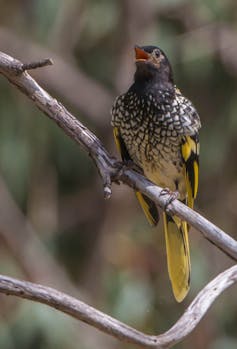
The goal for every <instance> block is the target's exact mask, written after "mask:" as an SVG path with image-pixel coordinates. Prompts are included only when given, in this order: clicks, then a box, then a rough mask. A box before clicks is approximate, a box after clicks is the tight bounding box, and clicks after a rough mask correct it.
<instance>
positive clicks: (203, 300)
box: [0, 265, 237, 349]
mask: <svg viewBox="0 0 237 349" xmlns="http://www.w3.org/2000/svg"><path fill="white" fill-rule="evenodd" d="M236 282H237V265H235V266H233V267H231V268H230V269H227V270H226V271H224V272H223V273H221V274H219V275H218V276H217V277H216V278H215V279H214V280H212V281H211V282H210V283H209V284H208V285H207V286H206V287H205V288H203V289H202V291H201V292H200V293H199V294H198V295H197V297H196V298H195V299H194V300H193V302H192V303H191V304H190V306H189V307H188V308H187V310H186V311H185V313H184V314H183V315H182V316H181V317H180V319H179V320H178V321H177V322H176V323H175V325H174V326H173V327H171V328H170V329H169V330H168V331H167V332H165V333H163V334H161V335H159V336H153V335H146V334H144V333H142V332H139V331H137V330H135V329H134V328H132V327H129V326H127V325H125V324H124V323H122V322H120V321H118V320H116V319H114V318H112V317H111V316H109V315H107V314H105V313H103V312H101V311H99V310H97V309H95V308H93V307H91V306H89V305H88V304H86V303H83V302H81V301H79V300H78V299H75V298H73V297H70V296H69V295H67V294H65V293H62V292H59V291H57V290H55V289H53V288H49V287H45V286H42V285H39V284H34V283H31V282H26V281H20V280H18V279H14V278H10V277H7V276H4V275H0V293H4V294H6V295H14V296H17V297H20V298H25V299H29V300H32V301H35V302H40V303H43V304H46V305H48V306H50V307H52V308H55V309H57V310H59V311H61V312H63V313H66V314H68V315H70V316H72V317H74V318H76V319H78V320H81V321H83V322H85V323H87V324H89V325H91V326H93V327H95V328H97V329H99V330H101V331H103V332H105V333H107V334H109V335H112V336H113V337H115V338H117V339H119V340H121V341H125V342H130V343H133V344H137V345H139V346H141V347H143V348H156V349H164V348H171V347H172V346H173V345H174V344H176V343H178V342H180V341H181V340H183V339H184V338H185V337H187V336H188V335H189V334H190V333H191V332H192V331H193V329H194V328H195V327H196V326H197V324H198V323H199V322H200V320H201V319H202V318H203V316H204V315H205V314H206V312H207V310H208V309H209V308H210V306H211V305H212V303H213V302H214V301H215V299H216V298H217V297H218V296H219V295H220V294H221V293H222V292H224V291H225V290H226V289H227V288H229V287H230V286H232V285H233V284H234V283H236Z"/></svg>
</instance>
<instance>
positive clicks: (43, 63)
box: [21, 58, 53, 71]
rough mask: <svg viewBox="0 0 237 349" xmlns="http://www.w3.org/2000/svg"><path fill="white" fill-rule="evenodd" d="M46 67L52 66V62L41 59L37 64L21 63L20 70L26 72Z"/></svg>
mask: <svg viewBox="0 0 237 349" xmlns="http://www.w3.org/2000/svg"><path fill="white" fill-rule="evenodd" d="M48 65H53V60H52V59H51V58H46V59H42V60H41V61H38V62H31V63H23V64H22V67H21V69H22V71H26V70H31V69H37V68H43V67H46V66H48Z"/></svg>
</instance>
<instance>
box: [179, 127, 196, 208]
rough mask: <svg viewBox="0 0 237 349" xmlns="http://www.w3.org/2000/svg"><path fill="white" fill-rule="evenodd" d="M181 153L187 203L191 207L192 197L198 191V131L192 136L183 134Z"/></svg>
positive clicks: (194, 196) (193, 197)
mask: <svg viewBox="0 0 237 349" xmlns="http://www.w3.org/2000/svg"><path fill="white" fill-rule="evenodd" d="M181 154H182V158H183V161H184V166H185V181H186V190H187V196H188V197H187V204H188V206H189V207H191V208H193V204H194V199H195V198H196V196H197V191H198V173H199V137H198V133H195V134H194V135H192V136H183V137H182V145H181Z"/></svg>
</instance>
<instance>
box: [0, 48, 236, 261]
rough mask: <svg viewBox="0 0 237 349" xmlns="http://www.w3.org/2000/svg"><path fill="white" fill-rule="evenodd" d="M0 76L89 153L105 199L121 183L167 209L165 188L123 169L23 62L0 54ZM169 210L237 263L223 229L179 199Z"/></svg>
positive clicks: (232, 241)
mask: <svg viewBox="0 0 237 349" xmlns="http://www.w3.org/2000/svg"><path fill="white" fill-rule="evenodd" d="M0 73H1V74H2V75H4V76H5V77H6V78H7V79H8V80H9V81H10V82H11V83H12V84H14V85H15V86H16V87H17V88H19V89H20V90H21V92H23V93H24V94H25V95H26V96H27V97H28V98H30V99H31V100H32V101H33V102H34V103H35V104H36V106H37V107H38V108H39V109H40V110H41V111H43V112H44V113H45V114H46V115H47V116H48V117H49V118H50V119H52V120H53V121H54V122H56V123H57V125H58V126H59V127H61V128H62V129H63V131H64V132H65V133H66V134H67V135H68V136H70V137H71V138H72V139H73V140H74V141H75V142H77V143H79V144H80V145H81V146H82V147H83V149H84V150H86V151H87V152H88V154H89V155H90V156H91V157H92V159H93V160H94V162H95V164H96V166H97V168H98V170H99V173H100V175H101V177H102V180H103V185H104V195H105V197H106V198H108V197H110V195H111V182H112V181H121V182H123V183H125V184H127V185H129V186H130V187H132V188H136V189H139V190H140V191H141V192H143V193H145V194H146V195H147V196H149V197H150V198H151V199H153V200H154V201H155V202H156V204H157V205H158V206H160V207H161V208H162V209H165V207H166V204H167V200H168V199H169V195H160V193H161V191H162V188H160V187H158V186H156V185H154V184H153V183H152V182H150V181H148V180H147V179H146V178H144V177H143V176H142V175H140V174H139V173H136V172H134V171H132V170H130V169H127V168H126V167H124V166H121V163H120V162H118V161H116V159H114V158H113V157H112V156H110V155H109V153H108V152H107V151H106V149H105V148H104V146H103V145H102V143H101V142H100V140H99V139H98V138H97V137H96V136H95V135H94V134H93V133H92V132H91V131H90V130H88V129H87V128H86V127H85V126H84V125H82V123H81V122H80V121H79V120H77V119H76V118H75V117H74V116H73V115H72V114H71V113H70V112H69V111H68V110H67V109H66V108H65V107H64V106H63V105H62V104H60V103H59V102H58V101H57V100H56V99H54V98H52V97H51V96H50V95H49V94H48V93H47V92H46V91H45V90H44V89H42V87H40V86H39V85H38V84H37V82H36V81H35V80H34V79H33V78H32V77H31V76H30V75H29V74H28V73H27V72H23V73H22V63H21V62H20V61H18V60H16V59H14V58H12V57H10V56H8V55H6V54H4V53H1V52H0ZM168 209H169V212H170V213H171V214H176V215H177V216H179V217H180V218H182V219H184V220H186V221H187V222H188V223H189V224H190V225H191V226H193V227H195V228H196V229H197V230H199V231H200V232H202V234H203V235H204V237H205V238H206V239H208V240H210V241H211V242H212V243H213V244H215V245H216V246H217V247H218V248H219V249H221V250H222V251H223V252H225V253H226V254H227V255H228V256H230V257H232V258H233V259H234V260H237V241H236V240H234V239H233V238H231V237H230V236H229V235H228V234H226V233H225V232H224V231H223V230H221V229H220V228H218V227H217V226H215V225H214V224H212V223H211V222H209V221H208V220H207V219H205V218H204V217H203V216H201V215H200V214H198V213H197V212H195V211H193V210H192V209H190V208H189V207H187V206H186V205H184V204H182V203H181V202H180V201H178V200H175V201H173V202H172V203H171V204H170V205H169V206H168Z"/></svg>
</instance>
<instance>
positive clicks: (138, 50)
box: [135, 46, 173, 83]
mask: <svg viewBox="0 0 237 349" xmlns="http://www.w3.org/2000/svg"><path fill="white" fill-rule="evenodd" d="M135 61H136V68H137V69H136V73H135V80H136V79H144V80H149V79H155V80H161V81H162V82H164V83H165V82H170V83H173V74H172V68H171V65H170V63H169V60H168V58H167V57H166V55H165V53H164V52H163V51H162V50H161V49H160V48H159V47H156V46H135Z"/></svg>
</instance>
